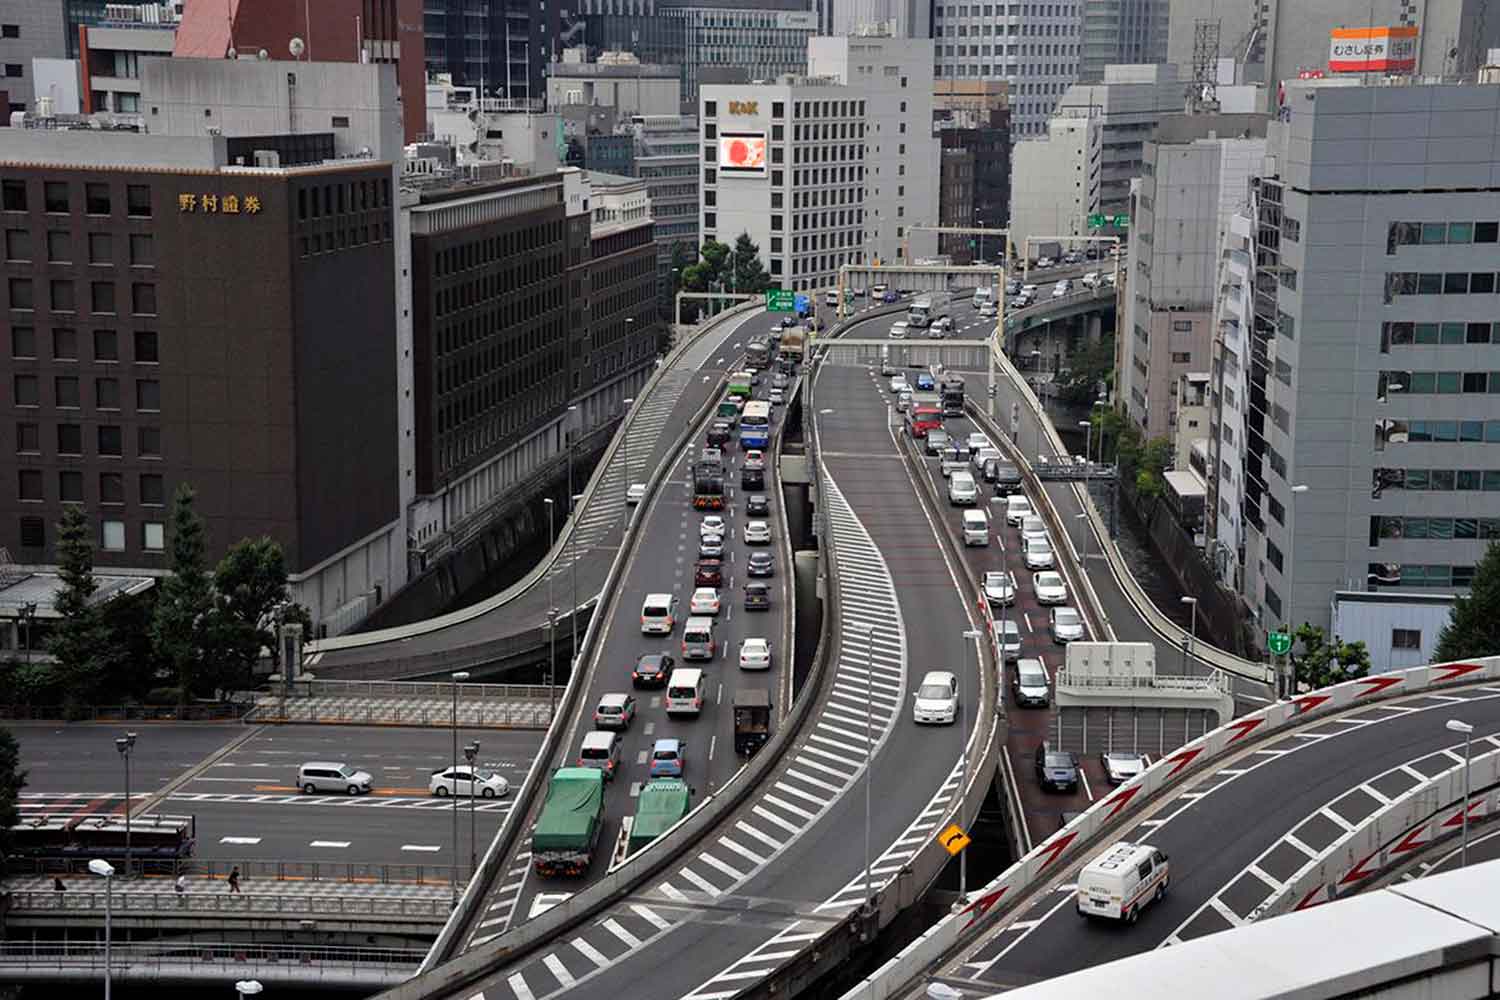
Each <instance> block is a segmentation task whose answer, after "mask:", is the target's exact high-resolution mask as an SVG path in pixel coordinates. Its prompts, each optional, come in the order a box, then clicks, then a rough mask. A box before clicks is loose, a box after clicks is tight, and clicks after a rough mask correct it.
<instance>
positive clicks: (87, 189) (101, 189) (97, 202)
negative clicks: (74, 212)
mask: <svg viewBox="0 0 1500 1000" xmlns="http://www.w3.org/2000/svg"><path fill="white" fill-rule="evenodd" d="M83 205H84V211H86V212H88V214H89V215H108V214H109V185H108V184H85V185H84V186H83Z"/></svg>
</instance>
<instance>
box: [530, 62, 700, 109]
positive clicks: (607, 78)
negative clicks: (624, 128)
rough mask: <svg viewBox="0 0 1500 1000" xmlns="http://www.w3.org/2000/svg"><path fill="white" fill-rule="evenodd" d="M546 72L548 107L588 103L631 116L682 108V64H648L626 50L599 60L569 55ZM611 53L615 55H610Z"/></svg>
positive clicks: (588, 104)
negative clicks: (588, 60) (585, 59)
mask: <svg viewBox="0 0 1500 1000" xmlns="http://www.w3.org/2000/svg"><path fill="white" fill-rule="evenodd" d="M576 51H577V50H573V49H570V50H568V52H566V53H564V59H563V61H562V62H560V63H553V64H552V65H551V66H550V67H549V68H548V71H547V106H548V107H549V108H559V107H563V106H565V105H577V104H582V105H587V106H591V107H592V106H600V107H611V108H614V109H615V110H616V111H617V112H618V113H619V115H620V117H621V118H628V117H629V116H631V115H675V114H680V113H681V111H682V79H681V77H682V67H680V66H666V65H659V64H646V63H642V62H640V61H639V60H638V59H636V58H635V57H634V56H631V55H628V54H626V53H613V54H610V53H606V55H605V57H601V59H600V60H599V61H597V62H583V61H581V60H580V59H577V58H569V57H570V56H572V55H573V54H574V53H575V52H576ZM611 56H612V58H611Z"/></svg>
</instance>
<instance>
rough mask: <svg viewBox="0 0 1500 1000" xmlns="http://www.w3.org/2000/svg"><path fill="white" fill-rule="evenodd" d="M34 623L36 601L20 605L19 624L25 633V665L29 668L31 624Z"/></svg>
mask: <svg viewBox="0 0 1500 1000" xmlns="http://www.w3.org/2000/svg"><path fill="white" fill-rule="evenodd" d="M34 621H36V601H27V602H26V603H25V604H23V605H21V624H22V628H23V630H24V632H25V640H24V641H25V644H26V665H27V666H28V667H29V666H31V623H32V622H34Z"/></svg>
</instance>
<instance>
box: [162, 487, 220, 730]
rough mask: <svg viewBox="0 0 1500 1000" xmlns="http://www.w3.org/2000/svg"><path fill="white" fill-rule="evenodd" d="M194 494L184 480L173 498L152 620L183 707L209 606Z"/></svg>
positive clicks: (202, 648) (199, 659) (200, 656)
mask: <svg viewBox="0 0 1500 1000" xmlns="http://www.w3.org/2000/svg"><path fill="white" fill-rule="evenodd" d="M196 499H197V494H196V493H194V492H193V488H192V487H191V486H189V485H188V484H186V483H183V484H182V485H181V486H179V487H178V488H177V494H176V495H175V496H174V497H173V498H172V572H171V575H169V576H167V577H165V578H164V579H163V580H162V581H161V584H160V589H161V596H160V597H159V598H158V600H157V602H156V615H155V617H154V618H153V620H152V622H151V645H152V647H153V648H154V649H155V650H156V655H157V657H158V658H159V659H160V660H161V662H162V664H163V665H164V666H165V667H166V668H167V669H168V670H169V671H171V673H172V675H173V676H174V677H175V678H176V679H177V688H178V691H177V702H178V704H179V705H185V704H186V703H187V699H188V696H189V694H190V693H191V691H192V689H193V687H194V685H195V682H196V681H197V677H196V674H197V671H198V669H199V667H200V666H201V665H202V664H203V661H204V654H205V652H206V650H207V647H208V641H207V639H208V637H207V634H206V633H207V627H208V624H209V623H208V622H207V617H208V614H209V612H210V610H211V609H212V607H213V594H212V591H211V589H210V586H209V576H208V571H207V570H206V569H205V567H204V550H205V548H206V547H207V542H206V539H205V538H204V532H203V521H202V519H201V518H200V517H199V516H198V512H197V510H195V509H194V506H193V504H194V501H195V500H196Z"/></svg>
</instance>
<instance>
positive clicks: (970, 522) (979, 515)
mask: <svg viewBox="0 0 1500 1000" xmlns="http://www.w3.org/2000/svg"><path fill="white" fill-rule="evenodd" d="M964 544H965V545H988V544H990V518H989V515H988V514H986V513H985V512H984V511H982V510H966V511H964Z"/></svg>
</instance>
